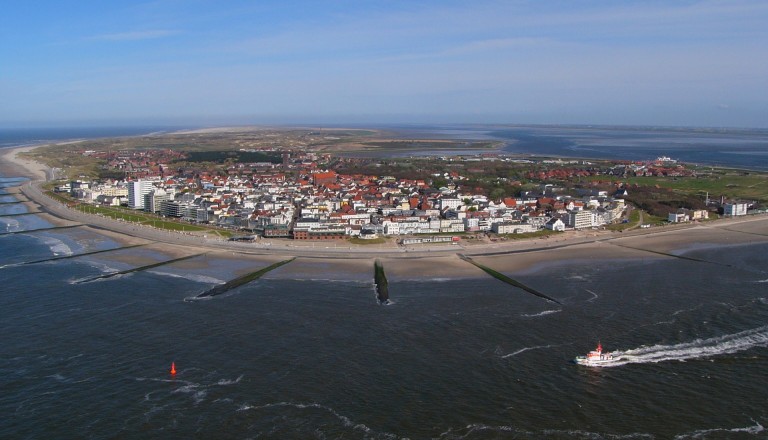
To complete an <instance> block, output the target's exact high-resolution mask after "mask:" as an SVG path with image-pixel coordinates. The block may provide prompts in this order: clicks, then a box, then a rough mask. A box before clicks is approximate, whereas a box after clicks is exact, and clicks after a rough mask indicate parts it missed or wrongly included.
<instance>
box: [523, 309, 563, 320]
mask: <svg viewBox="0 0 768 440" xmlns="http://www.w3.org/2000/svg"><path fill="white" fill-rule="evenodd" d="M560 312H562V310H544V311H543V312H539V313H531V314H528V313H523V314H522V315H520V316H522V317H523V318H538V317H539V316H546V315H551V314H553V313H560Z"/></svg>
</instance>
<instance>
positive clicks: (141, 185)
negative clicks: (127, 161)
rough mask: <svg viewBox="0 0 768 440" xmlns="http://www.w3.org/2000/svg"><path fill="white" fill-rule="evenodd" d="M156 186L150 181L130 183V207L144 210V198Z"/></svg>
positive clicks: (140, 180)
mask: <svg viewBox="0 0 768 440" xmlns="http://www.w3.org/2000/svg"><path fill="white" fill-rule="evenodd" d="M153 189H154V186H153V185H152V182H151V181H149V180H142V179H139V180H135V181H133V182H129V183H128V207H129V208H133V209H144V196H145V195H147V194H149V193H150V192H152V190H153Z"/></svg>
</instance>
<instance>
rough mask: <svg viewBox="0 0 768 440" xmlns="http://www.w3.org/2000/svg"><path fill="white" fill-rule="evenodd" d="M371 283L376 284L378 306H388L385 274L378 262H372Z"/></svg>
mask: <svg viewBox="0 0 768 440" xmlns="http://www.w3.org/2000/svg"><path fill="white" fill-rule="evenodd" d="M373 282H374V283H375V284H376V299H378V300H379V304H389V282H388V281H387V274H386V273H384V265H383V264H381V261H379V260H376V261H374V262H373Z"/></svg>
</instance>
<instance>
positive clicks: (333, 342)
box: [0, 179, 768, 439]
mask: <svg viewBox="0 0 768 440" xmlns="http://www.w3.org/2000/svg"><path fill="white" fill-rule="evenodd" d="M5 183H9V184H18V181H13V182H7V181H5V180H3V179H0V186H4V184H5ZM8 206H11V205H0V208H3V207H8ZM22 217H23V218H26V217H27V216H22ZM29 217H36V216H34V215H33V216H29ZM15 218H18V217H17V216H13V217H8V216H3V211H0V219H3V221H6V222H7V221H8V220H9V219H15ZM35 229H45V230H39V231H35ZM24 231H26V232H24ZM766 233H768V231H766ZM95 250H105V251H107V252H103V253H100V254H97V255H91V256H83V257H76V258H66V259H60V260H57V261H50V262H43V263H37V264H23V263H24V262H30V261H38V260H44V259H47V258H54V257H62V256H72V255H78V254H82V253H85V252H91V251H95ZM110 250H114V252H112V251H110ZM116 254H120V256H119V257H118V256H116ZM130 254H133V255H134V256H135V257H137V258H138V257H153V255H152V253H151V252H150V251H148V250H147V249H143V248H134V249H121V246H120V244H119V243H117V242H115V241H113V240H111V239H109V238H108V237H105V236H103V235H101V234H98V233H96V232H89V231H87V230H84V229H82V228H70V229H47V228H46V225H45V223H39V222H34V221H29V222H20V224H19V225H17V226H16V228H15V229H13V230H10V231H3V230H2V228H0V280H2V289H0V304H1V305H0V334H1V335H2V344H0V389H1V390H2V393H0V414H3V417H0V438H96V439H102V438H103V439H108V438H125V439H146V438H201V439H216V438H221V439H230V438H274V439H293V438H295V439H306V438H318V439H325V438H328V439H335V438H344V439H395V438H410V439H428V438H437V439H507V438H509V439H513V438H514V439H521V438H523V439H527V438H531V439H541V438H543V439H572V438H576V439H622V438H632V439H635V438H659V439H670V438H679V439H724V438H727V439H731V438H766V437H768V431H766V428H765V427H766V426H768V381H767V380H766V371H768V244H766V243H756V244H748V245H738V246H734V245H731V246H723V247H715V248H712V247H710V248H706V249H697V250H696V249H695V250H689V251H687V252H686V253H685V255H686V256H691V257H696V258H700V259H703V260H707V261H710V262H711V263H703V262H698V261H691V260H683V259H672V258H647V259H642V260H632V261H629V260H616V261H612V262H610V263H606V262H600V261H598V260H596V261H592V262H591V261H589V260H579V261H569V262H566V263H563V264H558V265H557V266H543V267H539V268H535V269H533V270H528V271H526V272H520V273H509V274H510V275H513V276H515V277H516V278H517V279H519V280H521V281H522V282H524V283H526V284H528V285H530V286H532V287H534V288H536V289H537V290H540V291H542V292H545V293H546V294H547V295H549V296H552V297H554V298H555V299H557V300H558V301H560V302H561V303H562V305H560V304H555V303H551V302H547V301H545V300H542V299H541V298H538V297H534V296H532V295H529V294H527V293H525V292H523V291H521V290H519V289H516V288H513V287H511V286H509V285H506V284H503V283H501V282H499V281H497V280H495V279H492V278H490V277H483V278H478V279H459V280H446V279H442V280H437V279H430V278H429V276H428V275H427V276H426V277H424V278H423V279H419V280H411V281H408V280H402V281H397V282H390V295H391V298H392V299H393V302H394V304H392V305H389V306H381V305H378V303H377V302H376V299H375V295H374V290H373V280H372V279H371V280H359V279H352V278H353V277H350V279H345V278H344V277H343V276H342V277H339V279H338V280H326V281H307V280H286V279H278V277H275V278H272V279H271V278H270V277H269V276H267V277H265V278H262V279H260V280H258V281H256V282H253V283H250V284H247V285H245V286H242V287H240V288H238V289H235V290H233V291H231V292H229V293H227V294H225V295H222V296H218V297H214V298H211V299H208V300H200V301H190V300H189V299H190V298H191V297H193V296H195V295H197V294H199V293H201V292H203V291H205V290H207V289H208V288H210V287H212V286H213V285H215V284H218V283H221V282H222V281H223V280H225V279H227V278H228V277H229V276H230V274H229V273H228V272H227V271H226V267H231V266H232V263H228V262H224V261H221V260H216V259H213V258H212V257H210V256H201V257H198V258H197V259H195V263H196V265H195V267H196V269H195V271H194V272H195V274H194V276H184V273H185V271H184V270H182V269H181V268H182V267H183V266H182V265H176V264H171V265H169V266H167V267H166V266H163V267H158V268H155V269H152V270H148V271H141V272H135V273H132V274H128V275H121V276H116V277H112V278H107V279H102V280H98V281H92V282H83V280H87V279H89V278H93V277H95V276H98V275H101V274H105V273H109V272H111V271H115V270H120V269H124V268H125V267H126V265H129V263H130V261H131V260H130V259H129V258H126V255H130ZM495 268H496V269H499V270H502V271H504V268H503V267H495ZM277 270H278V271H279V270H280V269H277ZM372 277H373V270H371V278H372ZM598 340H601V341H602V343H603V345H604V346H605V347H606V348H607V349H609V350H619V351H621V352H623V354H624V356H625V359H626V362H624V363H619V364H618V365H616V366H613V367H610V368H584V367H581V366H577V365H575V364H573V363H572V362H571V359H572V358H573V357H574V356H575V355H577V354H583V353H585V352H586V351H588V350H590V349H592V348H593V347H594V345H595V344H596V343H597V341H598ZM171 362H175V365H176V368H177V370H178V373H177V374H176V375H175V376H172V375H171V374H169V368H170V364H171Z"/></svg>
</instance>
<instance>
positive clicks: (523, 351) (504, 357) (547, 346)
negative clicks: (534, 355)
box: [501, 345, 554, 359]
mask: <svg viewBox="0 0 768 440" xmlns="http://www.w3.org/2000/svg"><path fill="white" fill-rule="evenodd" d="M550 347H554V346H553V345H536V346H534V347H525V348H521V349H520V350H517V351H515V352H513V353H509V354H505V355H504V356H502V357H501V358H502V359H506V358H510V357H512V356H517V355H518V354H520V353H525V352H526V351H528V350H537V349H539V348H550Z"/></svg>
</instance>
